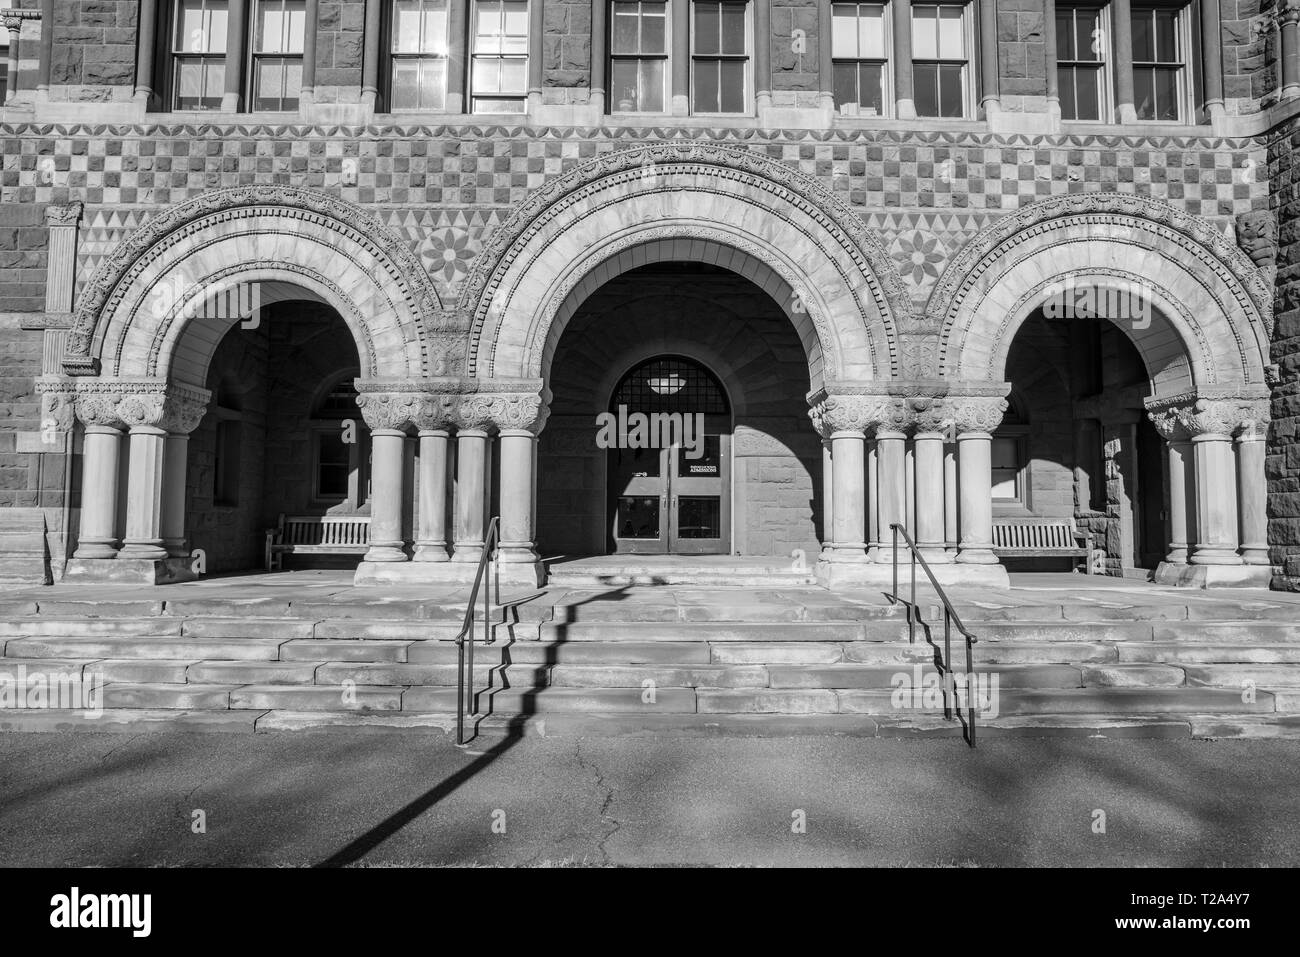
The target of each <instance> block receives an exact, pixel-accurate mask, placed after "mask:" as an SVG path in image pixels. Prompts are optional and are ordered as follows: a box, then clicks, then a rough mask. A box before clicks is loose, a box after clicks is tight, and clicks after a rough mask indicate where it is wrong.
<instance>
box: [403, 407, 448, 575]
mask: <svg viewBox="0 0 1300 957" xmlns="http://www.w3.org/2000/svg"><path fill="white" fill-rule="evenodd" d="M454 411H455V404H454V401H453V400H452V398H451V397H442V396H429V397H427V398H426V399H424V400H423V401H422V402H421V403H420V408H419V411H418V412H417V413H416V415H415V418H414V420H413V421H414V423H415V427H416V429H417V430H418V434H419V442H420V479H419V510H418V511H419V518H418V523H419V524H418V527H417V528H416V533H415V561H417V562H445V561H447V560H448V559H450V557H451V556H450V555H449V554H448V552H447V490H448V474H447V471H448V468H449V467H450V465H451V431H450V428H451V416H452V413H453V412H454Z"/></svg>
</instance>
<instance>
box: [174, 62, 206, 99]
mask: <svg viewBox="0 0 1300 957" xmlns="http://www.w3.org/2000/svg"><path fill="white" fill-rule="evenodd" d="M202 92H203V64H202V63H201V62H200V61H198V60H177V61H176V96H177V100H178V102H177V105H178V106H180V107H181V108H182V109H193V108H194V107H196V106H198V100H199V96H200V94H201V93H202Z"/></svg>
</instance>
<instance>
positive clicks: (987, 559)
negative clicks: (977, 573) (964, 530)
mask: <svg viewBox="0 0 1300 957" xmlns="http://www.w3.org/2000/svg"><path fill="white" fill-rule="evenodd" d="M957 564H958V565H997V564H998V556H996V555H994V554H993V551H992V547H991V546H990V547H987V548H980V547H972V548H963V549H961V550H960V551H959V552H957Z"/></svg>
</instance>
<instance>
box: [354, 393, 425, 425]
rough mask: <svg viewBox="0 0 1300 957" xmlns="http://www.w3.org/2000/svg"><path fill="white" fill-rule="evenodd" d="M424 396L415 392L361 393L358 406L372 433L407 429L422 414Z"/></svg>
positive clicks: (358, 396) (358, 397)
mask: <svg viewBox="0 0 1300 957" xmlns="http://www.w3.org/2000/svg"><path fill="white" fill-rule="evenodd" d="M421 401H422V396H421V395H420V394H419V393H415V392H361V393H358V395H357V405H358V406H359V407H360V409H361V417H362V418H363V419H364V420H365V422H366V427H367V428H369V429H370V430H371V431H374V430H376V429H384V430H389V431H392V430H396V431H401V430H402V429H405V428H406V427H407V425H408V424H410V423H411V422H412V421H414V419H415V418H416V417H417V416H418V415H419V414H420V411H421Z"/></svg>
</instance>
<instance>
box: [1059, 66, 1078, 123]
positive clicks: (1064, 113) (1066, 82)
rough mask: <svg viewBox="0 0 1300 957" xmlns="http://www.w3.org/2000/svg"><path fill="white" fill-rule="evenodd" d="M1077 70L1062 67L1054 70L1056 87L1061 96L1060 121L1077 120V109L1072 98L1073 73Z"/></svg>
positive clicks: (1070, 67)
mask: <svg viewBox="0 0 1300 957" xmlns="http://www.w3.org/2000/svg"><path fill="white" fill-rule="evenodd" d="M1076 69H1078V68H1077V67H1072V66H1062V67H1057V69H1056V85H1057V87H1058V89H1059V91H1060V94H1061V119H1063V120H1077V119H1079V107H1078V104H1077V103H1076V101H1075V98H1074V71H1075V70H1076Z"/></svg>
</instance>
